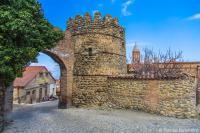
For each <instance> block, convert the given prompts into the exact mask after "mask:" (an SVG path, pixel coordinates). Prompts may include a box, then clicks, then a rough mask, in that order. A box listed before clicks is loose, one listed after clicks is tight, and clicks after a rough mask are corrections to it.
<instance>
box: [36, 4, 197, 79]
mask: <svg viewBox="0 0 200 133" xmlns="http://www.w3.org/2000/svg"><path fill="white" fill-rule="evenodd" d="M39 2H40V3H41V4H42V8H43V11H44V15H45V17H46V18H47V19H48V20H49V22H50V23H51V24H53V25H54V26H57V27H59V28H61V29H62V30H65V29H66V21H67V19H68V18H69V17H74V16H75V15H77V14H80V15H83V14H84V13H85V12H90V13H91V14H93V13H94V12H95V11H100V12H101V13H102V15H106V14H111V15H112V16H114V17H118V18H119V22H120V24H121V25H122V26H123V27H124V28H125V29H126V48H127V56H129V55H130V54H131V50H132V47H133V45H134V42H137V44H138V45H139V46H140V48H141V50H142V49H143V48H144V47H150V48H154V49H155V50H161V51H165V50H166V49H167V48H169V47H170V48H171V49H173V50H174V51H178V50H182V51H183V56H184V60H185V61H200V47H199V46H200V0H39ZM38 59H39V63H41V64H44V61H45V59H46V57H45V55H43V54H42V55H40V56H39V57H38ZM45 63H46V62H45ZM50 64H52V65H54V63H53V61H51V62H50ZM55 65H56V64H55ZM52 68H55V67H52ZM52 68H51V69H52ZM54 73H55V72H54ZM57 75H58V74H57Z"/></svg>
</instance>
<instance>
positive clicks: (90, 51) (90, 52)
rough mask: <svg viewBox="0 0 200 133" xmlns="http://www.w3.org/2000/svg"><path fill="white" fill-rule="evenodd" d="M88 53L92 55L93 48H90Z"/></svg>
mask: <svg viewBox="0 0 200 133" xmlns="http://www.w3.org/2000/svg"><path fill="white" fill-rule="evenodd" d="M88 54H89V56H92V48H89V49H88Z"/></svg>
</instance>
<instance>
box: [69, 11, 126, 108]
mask: <svg viewBox="0 0 200 133" xmlns="http://www.w3.org/2000/svg"><path fill="white" fill-rule="evenodd" d="M67 24H68V28H67V30H69V31H70V32H71V36H72V37H71V39H72V44H73V46H74V58H75V61H74V71H73V76H74V81H73V89H72V98H73V99H72V102H73V104H74V105H77V106H78V105H84V104H85V105H87V104H88V105H101V104H102V103H103V101H105V100H106V96H105V98H103V99H98V97H99V95H104V92H105V91H106V90H104V89H106V85H105V84H106V83H105V82H106V78H107V76H109V75H119V74H125V73H126V72H127V66H126V50H125V38H124V29H123V28H122V27H121V26H119V24H118V20H117V19H116V18H112V17H111V16H110V15H106V16H105V17H104V18H102V16H101V14H100V13H99V12H96V13H95V15H94V19H93V18H92V17H91V16H90V15H89V14H88V13H86V14H85V15H84V17H82V16H80V15H78V16H76V17H75V19H71V18H70V19H69V20H68V23H67ZM102 97H103V96H101V98H102Z"/></svg>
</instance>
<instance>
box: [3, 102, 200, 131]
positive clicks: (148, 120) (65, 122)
mask: <svg viewBox="0 0 200 133" xmlns="http://www.w3.org/2000/svg"><path fill="white" fill-rule="evenodd" d="M10 117H11V118H12V119H13V120H14V122H13V123H12V124H9V125H8V126H7V127H6V129H5V131H4V133H157V132H159V133H162V132H167V133H171V132H182V133H183V132H184V133H185V132H189V133H190V132H191V133H199V132H200V121H199V120H195V119H176V118H169V117H163V116H157V115H151V114H147V113H143V112H136V111H125V110H112V111H103V110H93V109H90V110H89V109H80V108H69V109H66V110H59V109H57V101H54V102H47V103H41V104H36V105H20V106H19V105H18V106H16V105H15V106H14V111H13V113H12V115H11V116H10Z"/></svg>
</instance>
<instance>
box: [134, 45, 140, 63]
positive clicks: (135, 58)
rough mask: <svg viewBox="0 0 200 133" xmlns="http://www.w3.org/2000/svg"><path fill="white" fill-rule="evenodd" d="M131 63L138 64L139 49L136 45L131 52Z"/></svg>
mask: <svg viewBox="0 0 200 133" xmlns="http://www.w3.org/2000/svg"><path fill="white" fill-rule="evenodd" d="M132 63H133V64H137V63H140V49H139V47H138V45H137V44H136V43H135V46H134V47H133V51H132Z"/></svg>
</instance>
